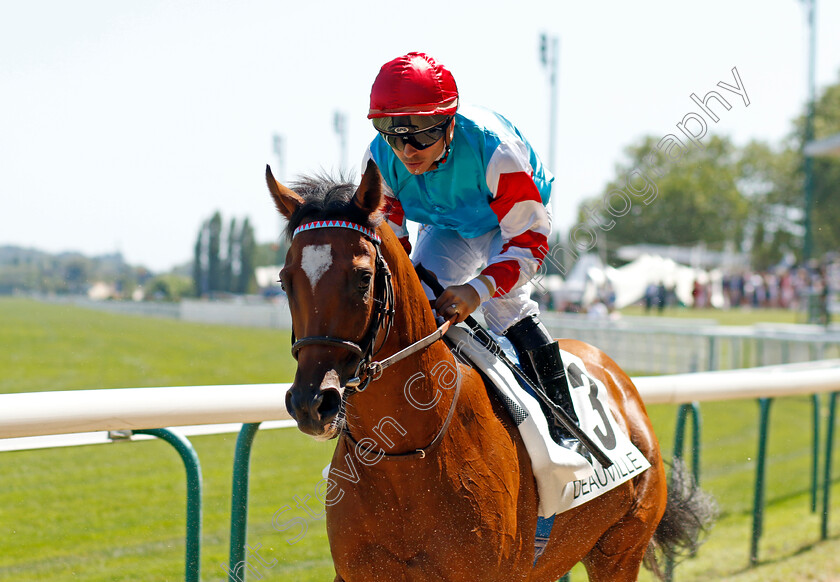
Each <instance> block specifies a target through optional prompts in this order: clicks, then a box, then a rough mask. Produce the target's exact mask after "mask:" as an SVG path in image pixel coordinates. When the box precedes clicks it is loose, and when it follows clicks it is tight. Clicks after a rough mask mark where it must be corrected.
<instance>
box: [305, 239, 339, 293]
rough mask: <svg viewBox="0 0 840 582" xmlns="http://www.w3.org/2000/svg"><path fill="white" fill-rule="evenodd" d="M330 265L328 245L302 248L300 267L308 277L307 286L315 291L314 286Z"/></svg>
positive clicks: (330, 251)
mask: <svg viewBox="0 0 840 582" xmlns="http://www.w3.org/2000/svg"><path fill="white" fill-rule="evenodd" d="M331 265H332V248H331V247H330V245H309V246H306V247H304V248H303V255H302V256H301V266H302V267H303V272H304V273H306V276H307V277H309V285H310V286H311V287H312V290H313V291H315V285H317V284H318V281H319V280H320V279H321V277H322V276H323V274H324V273H326V272H327V271H328V270H329V268H330V266H331Z"/></svg>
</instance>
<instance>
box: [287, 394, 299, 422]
mask: <svg viewBox="0 0 840 582" xmlns="http://www.w3.org/2000/svg"><path fill="white" fill-rule="evenodd" d="M286 411H287V412H288V413H289V416H291V417H292V418H293V419H294V420H297V416H295V402H294V398H293V396H292V391H291V390H289V391H288V392H286Z"/></svg>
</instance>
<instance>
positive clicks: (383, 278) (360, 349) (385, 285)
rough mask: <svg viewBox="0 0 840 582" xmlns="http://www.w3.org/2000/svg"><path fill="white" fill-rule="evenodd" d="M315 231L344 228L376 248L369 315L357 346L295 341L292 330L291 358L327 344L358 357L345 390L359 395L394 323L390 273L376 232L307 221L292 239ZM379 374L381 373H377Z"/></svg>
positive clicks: (325, 339) (329, 340) (331, 340)
mask: <svg viewBox="0 0 840 582" xmlns="http://www.w3.org/2000/svg"><path fill="white" fill-rule="evenodd" d="M318 228H346V229H350V230H355V231H357V232H360V233H361V234H363V235H364V236H365V237H366V238H367V239H368V240H369V241H370V242H372V243H373V247H374V248H375V249H376V258H375V266H376V272H375V274H374V279H373V292H374V297H373V315H372V317H371V322H370V327H369V328H368V331H367V334H366V335H365V337H364V338H362V340H361V342H360V343H356V342H354V341H350V340H346V339H342V338H337V337H333V336H323V335H322V336H309V337H305V338H301V339H299V340H296V339H295V332H294V330H292V356H293V357H294V358H295V359H297V357H298V352H300V350H301V349H302V348H304V347H306V346H311V345H327V346H337V347H340V348H344V349H345V350H347V351H349V352H351V353H352V354H353V355H355V356H356V357H358V358H359V364H358V366H356V372H355V375H354V378H351V379H350V380H349V381H348V382H347V389H349V390H350V392H353V391H358V392H362V391H363V390H364V389H365V388H367V386H368V384H370V382H371V380H374V379H375V377H374V376H376V377H378V376H377V375H376V374H375V373H373V372H374V370H376V369H379V370H381V368H380V367H378V366H374V365H373V363H372V360H373V357H374V356H375V355H376V354H377V353H378V352H379V350H380V349H382V346H383V345H385V342H386V341H387V339H388V335H389V334H390V333H391V326H392V325H393V323H394V286H393V283H392V282H391V270H390V269H389V268H388V263H386V262H385V259H384V258H383V257H382V253H381V251H380V248H379V247H380V245H381V244H382V239H381V238H380V237H379V235H378V234H376V232H375V231H374V230H373V229H371V228H367V227H365V226H362V225H360V224H356V223H353V222H349V221H347V220H318V221H315V222H308V223H306V224H302V225H301V226H299V227H297V228H296V229H295V230H294V232H293V233H292V239H294V237H295V236H297V235H298V234H299V233H301V232H305V231H308V230H314V229H318ZM380 331H384V334H385V335H384V336H383V338H382V341H381V342H380V343H379V347H377V340H378V339H379V333H380ZM379 373H381V371H380V372H379Z"/></svg>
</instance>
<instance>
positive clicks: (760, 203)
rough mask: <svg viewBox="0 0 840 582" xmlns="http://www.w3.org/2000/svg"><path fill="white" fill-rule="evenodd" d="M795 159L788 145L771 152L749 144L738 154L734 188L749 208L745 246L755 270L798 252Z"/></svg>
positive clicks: (799, 234)
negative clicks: (736, 176)
mask: <svg viewBox="0 0 840 582" xmlns="http://www.w3.org/2000/svg"><path fill="white" fill-rule="evenodd" d="M798 158H799V156H798V154H797V152H796V151H795V149H794V148H793V147H791V145H790V144H786V145H784V146H782V148H781V149H774V148H773V147H772V146H770V145H768V144H767V143H764V142H757V141H752V142H750V143H748V144H747V145H746V146H745V147H744V148H742V150H741V152H740V156H739V160H738V175H739V179H738V188H739V190H740V191H741V192H742V193H743V194H744V196H745V197H746V198H747V201H748V202H749V205H750V215H749V218H748V221H747V224H746V227H745V231H746V232H745V235H746V240H745V246H746V247H747V248H748V249H749V251H750V258H751V262H752V265H753V267H755V268H756V269H760V270H764V269H768V268H770V267H772V266H773V265H777V264H779V262H780V261H781V260H782V259H783V258H784V256H785V255H788V254H793V255H794V256H797V255H798V254H799V251H800V249H801V246H802V234H803V230H802V225H801V220H802V209H801V204H800V202H799V193H800V192H801V188H802V185H801V179H800V177H799V176H798V175H797V165H798Z"/></svg>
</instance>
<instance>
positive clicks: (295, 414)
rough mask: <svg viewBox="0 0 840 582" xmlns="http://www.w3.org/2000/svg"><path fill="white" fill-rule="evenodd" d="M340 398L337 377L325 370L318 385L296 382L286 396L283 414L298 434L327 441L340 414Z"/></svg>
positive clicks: (331, 371)
mask: <svg viewBox="0 0 840 582" xmlns="http://www.w3.org/2000/svg"><path fill="white" fill-rule="evenodd" d="M341 398H342V391H341V388H340V384H339V378H338V374H337V373H336V372H335V370H329V371H328V372H327V373H326V374H324V377H323V380H322V381H321V383H320V384H319V385H313V384H312V383H308V382H305V381H301V379H300V378H296V379H295V383H294V384H293V385H292V387H291V388H290V389H289V391H288V392H287V393H286V410H288V411H289V414H290V415H291V417H292V418H294V419H295V422H297V425H298V428H299V429H300V430H301V432H304V433H306V434H308V435H312V436H314V437H316V438H325V439H329V438H332V437H333V436H335V432H336V431H337V430H338V428H337V427H336V426H335V423H334V421H335V420H336V419H337V417H338V414H339V412H340V411H341Z"/></svg>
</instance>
